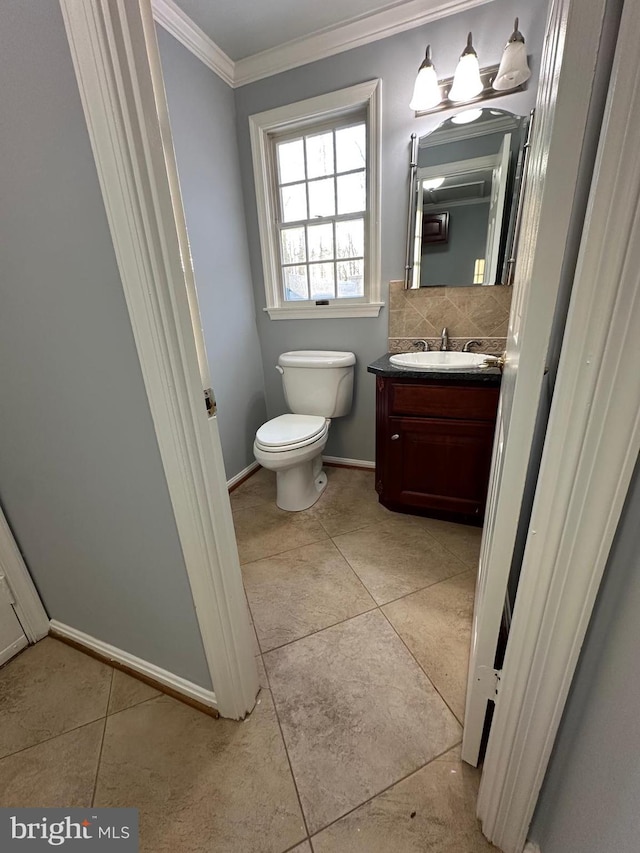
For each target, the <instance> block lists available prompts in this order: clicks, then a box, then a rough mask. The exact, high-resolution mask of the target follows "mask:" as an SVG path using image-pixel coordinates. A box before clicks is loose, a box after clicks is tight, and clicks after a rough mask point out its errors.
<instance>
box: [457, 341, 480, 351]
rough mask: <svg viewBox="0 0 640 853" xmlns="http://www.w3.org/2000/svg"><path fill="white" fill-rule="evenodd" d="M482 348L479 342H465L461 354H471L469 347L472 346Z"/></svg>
mask: <svg viewBox="0 0 640 853" xmlns="http://www.w3.org/2000/svg"><path fill="white" fill-rule="evenodd" d="M476 345H477V346H479V347H480V346H482V344H481V342H480V341H475V340H474V341H467V342H466V344H465V345H464V346H463V347H462V352H471V349H470V348H471V347H473V346H476Z"/></svg>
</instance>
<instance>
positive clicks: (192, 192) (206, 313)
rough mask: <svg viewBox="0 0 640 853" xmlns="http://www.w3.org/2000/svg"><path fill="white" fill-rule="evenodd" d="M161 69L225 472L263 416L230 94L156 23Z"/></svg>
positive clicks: (234, 465) (241, 462)
mask: <svg viewBox="0 0 640 853" xmlns="http://www.w3.org/2000/svg"><path fill="white" fill-rule="evenodd" d="M157 32H158V44H159V47H160V56H161V60H162V71H163V76H164V81H165V88H166V91H167V100H168V102H169V117H170V120H171V131H172V135H173V142H174V146H175V151H176V160H177V163H178V174H179V178H180V188H181V192H182V199H183V203H184V209H185V216H186V220H187V230H188V232H189V242H190V245H191V254H192V256H193V266H194V271H195V277H196V287H197V291H198V300H199V303H200V311H201V316H202V325H203V329H204V336H205V343H206V347H207V354H208V357H209V367H210V370H211V380H212V383H213V387H214V390H215V394H216V400H217V402H218V422H219V426H220V437H221V440H222V451H223V455H224V463H225V468H226V472H227V478H230V477H232V476H233V475H234V474H237V473H238V472H239V471H241V470H242V469H243V468H246V466H247V465H250V464H251V463H252V462H254V461H255V460H254V457H253V440H254V438H255V434H256V430H257V429H258V427H259V426H260V425H261V424H262V423H264V421H265V420H266V419H267V414H266V404H265V398H264V376H263V370H262V355H261V352H260V345H259V342H258V333H257V329H256V321H255V307H254V303H253V288H252V285H251V268H250V265H249V249H248V245H247V231H246V224H245V215H244V206H243V201H242V192H241V186H240V160H239V157H238V146H237V142H236V129H235V108H234V102H233V90H232V89H231V88H230V87H229V86H227V84H226V83H224V82H223V81H222V80H221V79H220V78H219V77H218V76H217V75H216V74H214V73H213V71H211V70H210V69H209V68H207V67H206V65H204V64H203V63H202V62H200V60H198V59H196V57H195V56H194V55H193V54H192V53H190V52H189V51H188V50H187V49H186V48H184V47H183V46H182V45H181V44H179V42H177V41H176V40H175V39H174V38H173V37H172V36H170V35H169V34H168V33H166V32H165V31H164V30H163V29H161V28H160V27H158V28H157Z"/></svg>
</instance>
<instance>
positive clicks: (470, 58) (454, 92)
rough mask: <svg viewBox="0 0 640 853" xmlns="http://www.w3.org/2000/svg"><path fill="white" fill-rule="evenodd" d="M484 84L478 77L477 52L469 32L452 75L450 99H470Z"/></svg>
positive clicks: (480, 90)
mask: <svg viewBox="0 0 640 853" xmlns="http://www.w3.org/2000/svg"><path fill="white" fill-rule="evenodd" d="M483 89H484V86H483V84H482V80H481V79H480V65H479V64H478V54H477V53H476V52H475V50H474V49H473V44H472V43H471V33H469V36H468V37H467V46H466V47H465V49H464V51H463V52H462V56H461V57H460V61H459V62H458V67H457V68H456V73H455V74H454V76H453V85H452V87H451V91H450V92H449V100H450V101H470V100H472V99H473V98H475V97H476V96H477V95H479V94H480V92H482V90H483Z"/></svg>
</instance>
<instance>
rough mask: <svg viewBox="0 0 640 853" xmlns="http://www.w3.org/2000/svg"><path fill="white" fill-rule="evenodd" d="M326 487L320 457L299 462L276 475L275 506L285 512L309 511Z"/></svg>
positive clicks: (325, 478)
mask: <svg viewBox="0 0 640 853" xmlns="http://www.w3.org/2000/svg"><path fill="white" fill-rule="evenodd" d="M326 487H327V475H326V473H325V472H324V471H323V470H322V456H321V454H318V455H317V456H315V457H314V458H313V459H310V460H309V461H308V462H299V463H298V464H297V465H293V466H292V467H291V468H285V469H283V470H281V471H278V472H277V473H276V504H277V505H278V506H279V507H280V509H284V510H287V512H301V511H302V510H304V509H309V507H310V506H313V505H314V503H315V502H316V501H317V500H318V498H319V497H320V495H321V494H322V493H323V492H324V490H325V489H326Z"/></svg>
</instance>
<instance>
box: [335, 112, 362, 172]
mask: <svg viewBox="0 0 640 853" xmlns="http://www.w3.org/2000/svg"><path fill="white" fill-rule="evenodd" d="M336 160H337V161H338V162H337V169H336V171H337V172H349V171H350V170H351V169H364V167H365V166H366V165H367V133H366V129H365V126H364V124H356V125H354V126H353V127H344V128H342V130H336Z"/></svg>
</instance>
